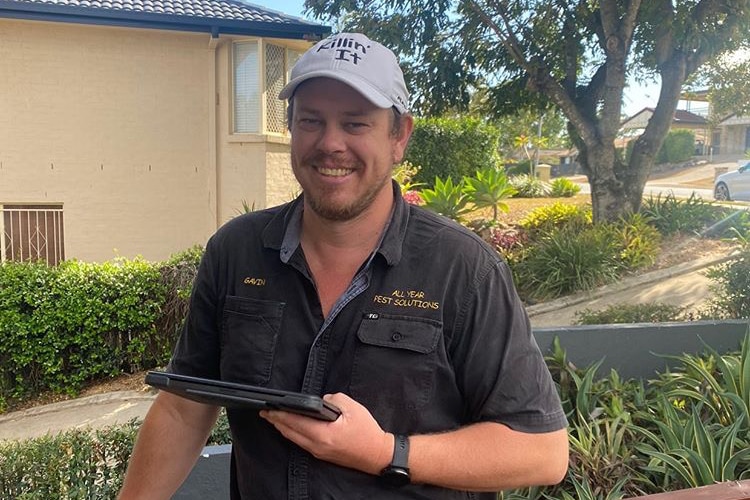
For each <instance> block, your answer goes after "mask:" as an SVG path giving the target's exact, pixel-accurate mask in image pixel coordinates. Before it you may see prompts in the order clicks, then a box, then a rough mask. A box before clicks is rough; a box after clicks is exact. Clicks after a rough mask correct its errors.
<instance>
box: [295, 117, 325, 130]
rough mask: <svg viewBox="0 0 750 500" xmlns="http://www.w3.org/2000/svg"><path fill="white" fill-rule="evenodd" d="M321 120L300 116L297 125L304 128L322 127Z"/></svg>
mask: <svg viewBox="0 0 750 500" xmlns="http://www.w3.org/2000/svg"><path fill="white" fill-rule="evenodd" d="M321 123H322V122H321V120H319V119H318V118H310V117H300V118H299V119H298V120H297V125H298V126H299V127H300V128H302V129H303V130H312V129H316V128H318V127H320V124H321Z"/></svg>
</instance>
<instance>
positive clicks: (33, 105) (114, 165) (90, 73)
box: [0, 19, 216, 261]
mask: <svg viewBox="0 0 750 500" xmlns="http://www.w3.org/2000/svg"><path fill="white" fill-rule="evenodd" d="M0 41H2V43H0V203H46V202H49V203H62V204H63V207H64V217H65V250H66V258H79V259H82V260H93V261H101V260H108V259H110V258H112V257H114V256H115V255H116V254H119V255H123V256H126V257H133V256H135V255H139V254H140V255H143V256H144V257H145V258H148V259H162V258H165V257H167V256H168V255H169V254H170V253H172V252H175V251H178V250H181V249H184V248H187V247H189V246H191V245H193V244H195V243H204V242H205V240H206V238H207V237H208V236H209V235H210V234H211V233H212V232H213V230H214V229H215V218H216V215H215V208H214V207H215V182H214V181H213V177H212V173H211V171H210V170H211V168H213V167H212V164H211V161H210V159H209V154H208V152H209V147H208V143H209V137H210V131H209V130H208V125H207V124H208V119H207V117H208V116H209V111H213V110H211V109H209V108H210V103H209V100H210V99H209V97H210V96H209V91H208V89H209V78H210V76H211V74H212V71H211V69H212V68H211V67H210V64H211V61H212V59H211V50H210V49H209V46H208V35H206V34H183V33H177V32H163V31H155V30H136V29H122V28H112V27H96V26H87V25H79V24H58V23H46V22H28V21H12V20H5V19H2V20H0Z"/></svg>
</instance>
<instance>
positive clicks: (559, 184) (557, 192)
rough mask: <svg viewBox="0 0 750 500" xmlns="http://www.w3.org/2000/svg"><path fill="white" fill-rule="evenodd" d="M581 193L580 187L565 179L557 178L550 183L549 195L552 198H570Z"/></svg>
mask: <svg viewBox="0 0 750 500" xmlns="http://www.w3.org/2000/svg"><path fill="white" fill-rule="evenodd" d="M580 192H581V186H579V185H578V184H576V183H575V182H573V181H571V180H570V179H567V178H565V177H558V178H557V179H555V180H553V181H552V182H551V183H550V193H549V195H550V196H552V197H553V198H570V197H571V196H575V195H577V194H578V193H580Z"/></svg>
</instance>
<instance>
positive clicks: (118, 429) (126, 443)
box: [0, 411, 231, 500]
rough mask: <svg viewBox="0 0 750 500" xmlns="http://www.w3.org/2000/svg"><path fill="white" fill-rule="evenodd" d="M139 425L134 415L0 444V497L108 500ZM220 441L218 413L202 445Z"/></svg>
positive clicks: (223, 426)
mask: <svg viewBox="0 0 750 500" xmlns="http://www.w3.org/2000/svg"><path fill="white" fill-rule="evenodd" d="M140 425H141V422H140V421H138V420H136V419H134V420H131V421H130V422H128V423H127V424H124V425H115V426H111V427H106V428H104V429H100V430H93V429H90V428H86V429H74V430H69V431H66V432H62V433H59V434H57V435H54V436H50V435H47V436H42V437H38V438H32V439H27V440H23V441H5V442H0V498H2V499H11V498H13V499H25V500H31V499H38V500H49V499H53V498H54V499H74V498H75V499H78V498H81V499H83V498H91V499H97V500H105V499H114V498H115V497H116V496H117V492H118V491H119V490H120V487H121V486H122V480H123V478H124V476H125V469H127V465H128V460H129V459H130V455H131V452H132V449H133V445H134V444H135V439H136V436H137V434H138V429H139V428H140ZM225 443H231V436H230V434H229V423H228V421H227V417H226V413H225V412H223V411H222V413H221V415H220V416H219V420H218V421H217V422H216V425H215V426H214V428H213V431H212V432H211V435H210V436H209V438H208V441H207V442H206V444H207V445H214V444H225Z"/></svg>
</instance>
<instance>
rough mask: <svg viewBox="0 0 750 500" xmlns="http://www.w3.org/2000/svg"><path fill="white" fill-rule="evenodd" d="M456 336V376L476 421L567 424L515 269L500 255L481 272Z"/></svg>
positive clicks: (521, 427) (520, 426)
mask: <svg viewBox="0 0 750 500" xmlns="http://www.w3.org/2000/svg"><path fill="white" fill-rule="evenodd" d="M476 280H477V283H475V286H474V287H472V290H471V291H469V292H468V294H467V297H466V300H465V303H464V306H463V309H464V310H463V312H462V314H461V317H462V318H463V325H457V327H458V329H457V331H459V332H461V334H460V335H457V336H454V340H453V343H454V346H453V350H454V359H455V367H456V368H455V369H456V375H457V381H458V383H459V386H460V388H461V391H462V392H463V394H464V395H465V401H466V405H467V407H466V409H465V411H466V412H467V414H468V417H469V419H470V420H471V421H475V422H479V421H491V422H500V423H503V424H505V425H507V426H509V427H510V428H512V429H514V430H517V431H521V432H529V433H541V432H551V431H555V430H558V429H562V428H564V427H565V426H566V425H567V420H566V418H565V413H564V411H563V409H562V405H561V404H560V398H559V395H558V391H557V388H556V386H555V383H554V381H553V380H552V376H551V374H550V372H549V369H548V367H547V364H546V362H545V360H544V357H543V356H542V354H541V351H540V350H539V347H538V345H537V343H536V340H535V339H534V336H533V334H532V331H531V324H530V322H529V319H528V316H527V314H526V311H525V309H524V307H523V304H522V303H521V300H520V298H519V297H518V294H517V292H516V289H515V286H514V285H513V280H512V277H511V273H510V269H509V268H508V266H507V264H506V263H505V262H504V261H502V260H500V259H498V260H497V261H495V262H493V263H488V265H487V267H486V272H484V273H478V274H477V277H476Z"/></svg>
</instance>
